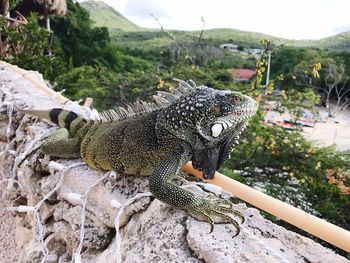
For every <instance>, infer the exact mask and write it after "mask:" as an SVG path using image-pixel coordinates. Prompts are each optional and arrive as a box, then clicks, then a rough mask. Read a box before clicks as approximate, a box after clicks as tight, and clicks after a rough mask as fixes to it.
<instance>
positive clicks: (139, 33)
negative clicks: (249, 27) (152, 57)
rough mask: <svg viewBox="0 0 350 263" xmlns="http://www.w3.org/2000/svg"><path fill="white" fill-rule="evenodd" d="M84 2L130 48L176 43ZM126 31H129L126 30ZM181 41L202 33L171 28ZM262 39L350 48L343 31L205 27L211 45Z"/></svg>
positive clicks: (252, 43)
mask: <svg viewBox="0 0 350 263" xmlns="http://www.w3.org/2000/svg"><path fill="white" fill-rule="evenodd" d="M81 5H82V6H83V7H84V8H86V9H87V10H88V11H89V12H90V16H91V19H92V20H93V21H94V22H95V23H96V24H95V25H96V26H105V27H107V28H108V29H109V31H110V34H111V38H112V39H114V40H118V43H119V44H121V45H123V44H125V45H128V46H129V47H132V46H136V45H139V43H138V41H144V42H143V46H147V47H152V48H153V47H162V46H165V45H169V44H170V43H173V41H172V40H171V39H169V38H168V37H167V36H165V35H164V34H163V33H162V32H160V30H154V29H145V28H141V27H139V26H137V25H135V24H134V23H132V22H131V21H129V20H128V19H126V18H125V17H124V16H123V15H122V14H120V13H119V12H117V11H116V10H114V9H113V8H112V7H110V6H108V5H107V4H106V3H104V2H102V1H94V0H89V1H86V2H82V3H81ZM125 32H127V33H125ZM171 32H172V34H174V35H175V36H176V38H177V39H178V40H180V41H193V40H196V39H197V38H198V36H199V33H200V32H199V31H171ZM261 39H269V40H271V41H272V42H273V43H274V44H275V45H281V44H284V45H287V46H295V47H310V48H320V49H326V50H327V49H328V50H339V51H345V50H346V51H348V50H350V32H345V33H341V34H338V35H335V36H332V37H327V38H323V39H320V40H291V39H283V38H278V37H274V36H270V35H266V34H262V33H257V32H247V31H242V30H237V29H225V28H219V29H210V30H205V32H204V35H203V40H205V41H206V42H209V43H211V44H215V45H218V44H222V43H227V42H231V43H232V42H233V43H236V44H240V45H243V46H244V47H247V48H256V47H259V46H260V44H259V43H260V40H261Z"/></svg>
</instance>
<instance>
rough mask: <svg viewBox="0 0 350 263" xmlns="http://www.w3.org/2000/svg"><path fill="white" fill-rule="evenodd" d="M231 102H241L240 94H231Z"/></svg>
mask: <svg viewBox="0 0 350 263" xmlns="http://www.w3.org/2000/svg"><path fill="white" fill-rule="evenodd" d="M231 102H232V103H236V104H237V103H240V102H241V97H240V96H233V97H232V98H231Z"/></svg>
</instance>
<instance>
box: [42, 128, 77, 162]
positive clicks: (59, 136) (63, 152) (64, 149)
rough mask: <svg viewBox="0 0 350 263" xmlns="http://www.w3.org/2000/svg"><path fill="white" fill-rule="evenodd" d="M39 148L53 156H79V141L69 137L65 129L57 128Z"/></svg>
mask: <svg viewBox="0 0 350 263" xmlns="http://www.w3.org/2000/svg"><path fill="white" fill-rule="evenodd" d="M41 150H42V151H43V152H44V153H45V154H48V155H51V156H54V157H59V158H68V159H70V158H79V157H80V142H79V139H78V138H70V137H69V132H68V130H67V129H65V128H59V129H58V130H56V131H55V132H54V133H52V134H51V135H50V136H49V137H47V138H46V139H45V140H44V142H43V144H42V145H41Z"/></svg>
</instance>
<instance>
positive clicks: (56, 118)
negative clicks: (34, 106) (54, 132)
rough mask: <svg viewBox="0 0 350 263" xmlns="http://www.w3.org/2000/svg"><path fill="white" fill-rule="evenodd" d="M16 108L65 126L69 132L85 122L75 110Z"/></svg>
mask: <svg viewBox="0 0 350 263" xmlns="http://www.w3.org/2000/svg"><path fill="white" fill-rule="evenodd" d="M18 110H19V111H20V112H22V113H24V114H29V115H33V116H36V117H39V118H43V119H46V120H49V121H51V122H53V123H55V124H56V125H58V126H59V127H61V128H66V129H67V130H68V131H69V133H70V134H75V133H76V132H77V131H78V130H79V129H80V128H81V127H82V126H83V125H84V124H86V123H87V120H86V119H84V118H83V117H81V116H79V115H78V114H76V113H75V112H73V111H68V110H64V109H61V108H53V109H51V110H23V109H18Z"/></svg>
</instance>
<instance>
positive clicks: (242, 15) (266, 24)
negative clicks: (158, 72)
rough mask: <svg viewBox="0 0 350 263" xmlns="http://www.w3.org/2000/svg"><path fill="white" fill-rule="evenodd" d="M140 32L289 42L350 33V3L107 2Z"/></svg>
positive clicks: (254, 0)
mask: <svg viewBox="0 0 350 263" xmlns="http://www.w3.org/2000/svg"><path fill="white" fill-rule="evenodd" d="M104 2H106V3H107V4H108V5H110V6H112V7H113V8H114V9H116V10H117V11H118V12H120V13H121V14H123V15H124V16H125V17H126V18H128V19H129V20H131V21H132V22H134V23H135V24H137V25H139V26H141V27H149V28H159V24H158V22H156V21H155V19H154V18H152V16H151V15H150V14H153V15H154V16H155V17H156V18H158V20H159V21H160V23H161V24H162V25H163V27H164V28H165V29H180V30H200V29H201V28H202V26H203V25H202V22H201V18H202V17H203V18H204V21H205V29H211V28H234V29H240V30H245V31H253V32H260V33H265V34H269V35H273V36H276V37H283V38H288V39H320V38H324V37H328V36H332V35H335V34H337V33H341V32H344V31H350V0H231V1H230V0H215V1H213V0H104Z"/></svg>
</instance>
